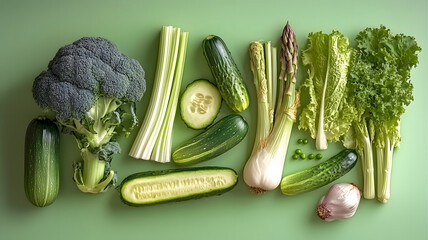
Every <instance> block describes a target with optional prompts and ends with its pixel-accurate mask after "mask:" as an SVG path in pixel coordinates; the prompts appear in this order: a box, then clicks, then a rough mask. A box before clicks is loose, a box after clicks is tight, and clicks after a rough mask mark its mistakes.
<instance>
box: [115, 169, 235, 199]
mask: <svg viewBox="0 0 428 240" xmlns="http://www.w3.org/2000/svg"><path fill="white" fill-rule="evenodd" d="M237 182H238V174H237V173H236V172H235V171H234V170H233V169H231V168H223V167H199V168H184V169H170V170H158V171H148V172H140V173H135V174H132V175H130V176H128V177H126V178H125V179H124V180H123V181H122V183H121V184H120V185H119V186H118V187H117V190H118V191H119V193H120V198H121V199H122V201H123V202H124V203H126V204H128V205H130V206H146V205H153V204H158V203H166V202H178V201H183V200H189V199H198V198H201V197H208V196H214V195H220V194H223V193H225V192H227V191H230V190H231V189H232V188H234V187H235V185H236V184H237Z"/></svg>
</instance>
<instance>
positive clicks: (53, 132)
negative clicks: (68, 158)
mask: <svg viewBox="0 0 428 240" xmlns="http://www.w3.org/2000/svg"><path fill="white" fill-rule="evenodd" d="M59 137H60V136H59V130H58V127H57V126H56V124H55V123H54V122H52V121H51V120H49V119H45V118H37V119H33V120H32V121H31V122H30V124H29V125H28V128H27V132H26V136H25V153H24V159H25V162H24V189H25V195H26V196H27V199H28V200H29V201H30V202H31V203H32V204H33V205H35V206H37V207H45V206H48V205H50V204H52V203H53V202H54V201H55V200H56V198H57V196H58V191H59Z"/></svg>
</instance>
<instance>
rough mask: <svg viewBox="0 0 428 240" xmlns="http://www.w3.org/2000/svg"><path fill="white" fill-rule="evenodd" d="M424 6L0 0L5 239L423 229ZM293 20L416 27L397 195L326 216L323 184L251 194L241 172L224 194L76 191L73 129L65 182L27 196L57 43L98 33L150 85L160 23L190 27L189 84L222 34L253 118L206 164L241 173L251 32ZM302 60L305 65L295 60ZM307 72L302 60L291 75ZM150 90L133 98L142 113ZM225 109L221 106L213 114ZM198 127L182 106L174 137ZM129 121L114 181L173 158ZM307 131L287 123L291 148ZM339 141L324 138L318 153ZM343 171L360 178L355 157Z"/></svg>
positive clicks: (418, 1)
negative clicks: (30, 152)
mask: <svg viewBox="0 0 428 240" xmlns="http://www.w3.org/2000/svg"><path fill="white" fill-rule="evenodd" d="M427 14H428V7H427V1H425V0H408V1H399V0H393V1H387V0H384V1H375V0H370V1H346V0H335V1H316V0H313V1H287V0H280V1H261V0H259V1H253V0H251V1H244V0H229V1H227V0H221V1H196V0H194V1H117V0H113V1H111V0H109V1H83V0H79V1H9V0H6V1H5V0H2V1H1V2H0V110H1V113H0V127H1V128H0V129H1V134H0V136H1V138H0V177H1V178H0V179H1V181H0V192H1V194H0V196H1V197H0V238H1V239H5V240H9V239H106V240H108V239H315V238H316V239H360V240H361V239H389V240H392V239H412V240H413V239H427V238H428V236H427V226H428V224H427V215H428V212H427V192H428V187H427V186H428V185H427V182H428V181H427V170H428V167H427V160H428V159H427V156H428V144H427V141H426V136H427V135H428V131H427V122H428V115H427V110H428V107H427V106H428V97H427V96H428V94H427V90H428V85H427V76H428V71H427V62H428V58H427V56H428V55H427V52H428V44H427V36H428V34H427V29H428V25H427V21H428V18H427ZM287 20H288V21H290V24H291V26H292V28H293V29H294V31H295V33H296V35H297V39H298V43H299V46H300V49H303V47H304V46H305V44H306V37H307V35H308V33H309V32H312V31H320V30H322V31H324V32H331V31H332V30H333V29H335V30H339V31H341V32H342V33H343V34H345V35H347V36H348V37H349V38H350V39H351V43H353V39H354V37H355V35H356V34H357V33H358V32H359V31H361V30H363V29H364V28H366V27H378V26H379V25H380V24H384V25H386V26H387V27H389V28H391V29H392V31H393V32H396V33H400V32H402V33H405V34H407V35H413V36H415V37H416V39H417V41H418V43H419V44H420V46H421V47H422V48H423V52H422V53H421V54H420V58H419V59H420V64H419V67H418V68H416V69H414V70H413V71H412V81H413V83H414V86H415V90H414V96H415V101H414V102H413V103H412V104H411V105H410V106H409V107H408V110H407V112H406V113H405V114H404V116H403V117H402V139H403V141H402V145H401V149H399V150H396V151H395V155H394V164H393V174H392V190H391V192H392V197H391V200H390V201H389V202H388V203H387V204H381V203H378V202H377V201H376V200H362V201H361V203H360V206H359V209H358V211H357V212H356V214H355V216H354V217H353V218H351V219H348V220H346V221H337V222H332V223H326V222H322V221H321V220H319V219H318V218H317V217H316V216H315V207H316V205H317V202H318V201H319V199H320V197H321V196H322V195H323V194H324V193H325V192H326V191H327V190H328V187H329V186H330V185H328V186H326V187H323V188H321V189H318V190H316V191H313V192H310V193H306V194H302V195H299V196H293V197H288V196H283V195H282V194H281V193H280V191H279V190H275V191H271V192H268V193H266V194H264V195H262V196H256V195H253V194H251V193H250V192H249V189H248V188H247V186H246V185H245V184H244V182H243V181H242V178H241V181H240V182H239V184H238V186H237V187H236V188H235V189H234V190H233V191H231V192H228V193H227V194H225V195H222V196H221V197H212V198H205V199H200V200H197V201H187V202H181V203H171V204H166V205H158V206H150V207H144V208H131V207H128V206H126V205H124V204H122V203H121V202H120V200H119V197H118V194H117V192H116V191H114V190H110V191H109V192H107V193H104V194H100V195H89V194H83V193H81V192H79V191H78V190H77V188H76V187H75V185H74V183H73V182H72V180H71V178H72V172H71V171H72V168H71V163H72V162H73V161H74V160H76V159H78V158H79V155H78V151H77V147H76V144H75V142H74V140H73V139H72V138H71V137H70V136H63V137H62V139H61V140H62V142H61V148H62V149H61V150H62V152H61V158H62V159H61V160H62V162H61V171H62V175H61V189H60V193H59V196H58V199H57V201H56V202H55V203H54V204H53V205H51V206H49V207H47V208H43V209H40V208H36V207H33V206H32V205H31V204H30V203H29V202H27V200H26V199H25V196H24V191H23V149H24V135H25V129H26V126H27V124H28V123H29V122H30V120H31V119H32V118H33V117H35V116H37V115H39V114H41V110H40V109H39V108H38V107H37V106H36V104H35V103H34V101H33V99H32V95H31V86H32V81H33V79H34V78H35V77H36V76H37V75H38V73H39V72H41V71H42V70H44V69H45V68H46V66H47V64H48V61H49V60H50V59H52V57H53V56H54V54H55V53H56V51H57V49H58V48H59V47H61V46H63V45H65V44H69V43H71V42H73V41H74V40H77V39H79V38H80V37H83V36H102V37H105V38H108V39H110V40H111V41H112V42H114V43H115V44H116V45H117V46H118V47H119V49H120V50H121V51H122V52H124V53H125V54H127V55H129V56H130V57H133V58H135V59H137V60H138V61H140V63H141V64H142V66H143V67H144V69H145V70H146V76H147V81H148V84H147V85H148V89H149V92H150V89H151V87H152V86H153V82H152V80H153V77H154V72H155V64H156V59H157V47H158V33H159V30H160V28H161V26H162V25H174V26H179V27H182V29H183V30H185V31H188V32H189V44H188V46H189V47H188V54H187V60H186V66H185V72H184V84H187V83H189V82H191V81H192V80H194V79H197V78H208V79H211V80H212V77H211V74H210V72H209V69H208V67H207V65H206V62H205V59H204V57H203V55H202V51H201V41H202V39H203V38H204V37H205V36H207V35H209V34H216V35H219V36H221V37H222V38H223V40H224V41H225V42H226V43H227V45H228V47H229V49H230V50H231V52H232V54H233V56H234V58H235V60H236V62H237V64H238V67H239V68H240V69H241V70H242V74H243V77H244V78H245V81H246V83H247V86H248V88H249V91H250V94H251V99H252V100H253V104H251V106H250V109H249V110H246V111H245V112H244V113H242V115H243V116H244V118H245V119H246V120H247V121H248V123H249V125H250V131H249V134H248V135H247V137H246V138H245V139H244V141H243V142H242V143H241V144H239V145H238V146H237V147H235V148H233V149H232V150H231V151H229V152H227V153H226V154H224V155H222V156H220V157H218V158H216V159H213V160H211V161H209V162H206V163H203V164H200V165H201V166H202V165H217V166H228V167H232V168H234V169H236V170H237V171H238V173H239V174H240V175H241V173H242V169H243V165H244V163H245V161H246V159H247V158H248V156H249V152H250V149H251V146H252V143H253V138H254V129H255V117H256V111H255V110H256V108H255V104H254V99H255V91H254V88H253V85H252V75H251V73H250V70H249V62H248V53H247V48H248V44H249V42H250V41H253V40H259V39H265V40H272V41H273V43H274V44H276V45H277V44H278V38H279V36H280V34H281V31H282V28H283V26H284V25H285V23H286V21H287ZM300 69H302V67H301V68H300ZM304 77H305V71H299V76H298V81H299V82H301V81H302V80H303V78H304ZM149 92H148V93H147V94H146V95H145V96H144V98H143V100H142V101H141V103H139V104H138V115H139V116H140V118H142V117H143V115H144V112H145V111H146V107H147V103H148V101H149V98H150V94H149ZM229 113H230V110H228V109H227V108H226V107H225V105H223V107H222V109H221V113H220V116H225V115H227V114H229ZM196 133H197V132H196V131H192V130H190V129H188V128H186V127H185V126H184V124H183V122H182V121H181V119H180V118H179V117H178V118H177V119H176V122H175V125H174V145H176V144H177V143H179V142H181V141H182V140H184V139H187V138H189V137H191V136H193V135H195V134H196ZM134 137H135V132H134V133H133V134H132V135H131V136H130V137H129V138H128V139H122V140H121V144H122V147H123V153H122V154H120V155H118V156H116V157H115V159H114V161H113V169H115V170H117V172H118V176H119V180H120V181H121V180H122V179H123V178H124V177H125V176H127V175H129V174H131V173H134V172H137V171H145V170H153V169H167V168H174V165H173V164H163V165H162V164H157V163H152V162H147V161H142V160H135V159H132V158H130V157H128V156H127V152H128V151H129V149H130V146H131V142H132V140H133V139H134ZM301 137H305V138H308V137H309V136H308V135H307V133H306V132H302V131H298V130H297V129H293V135H292V138H291V143H290V146H289V152H291V151H293V150H295V149H296V148H298V147H300V148H302V149H303V150H304V151H306V152H311V151H315V150H314V148H313V144H314V142H313V141H310V144H308V145H307V146H304V147H302V146H298V145H297V143H296V140H297V139H298V138H301ZM340 149H341V146H340V144H331V145H330V147H329V149H328V151H326V152H324V153H323V154H324V156H325V158H327V157H329V156H332V155H333V154H334V153H336V152H337V151H339V150H340ZM312 164H313V162H312V161H309V160H305V161H293V160H291V159H290V157H288V158H287V161H286V165H285V174H288V173H291V172H294V171H296V170H299V169H303V168H306V167H309V166H311V165H312ZM338 182H355V183H357V184H358V185H359V186H361V183H362V182H361V167H360V165H359V164H358V165H357V167H356V168H354V169H353V170H352V171H351V172H350V173H349V174H347V175H346V176H344V177H343V178H342V179H340V180H338Z"/></svg>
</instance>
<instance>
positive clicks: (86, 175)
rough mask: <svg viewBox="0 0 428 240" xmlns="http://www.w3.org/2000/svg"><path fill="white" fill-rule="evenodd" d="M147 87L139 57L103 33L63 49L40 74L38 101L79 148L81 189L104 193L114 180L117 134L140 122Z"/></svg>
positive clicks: (78, 181)
mask: <svg viewBox="0 0 428 240" xmlns="http://www.w3.org/2000/svg"><path fill="white" fill-rule="evenodd" d="M145 90H146V81H145V79H144V70H143V68H142V67H141V65H140V64H139V63H138V61H136V60H134V59H131V58H129V57H128V56H126V55H124V54H122V53H121V52H120V51H119V50H118V49H117V47H116V46H115V45H114V44H112V43H111V42H109V41H108V40H107V39H104V38H95V37H85V38H82V39H79V40H77V41H75V42H74V43H72V44H69V45H66V46H64V47H62V48H60V49H59V50H58V52H57V53H56V55H55V57H54V58H53V59H52V60H51V61H50V62H49V65H48V69H47V70H46V71H43V72H42V73H40V75H39V76H37V77H36V79H35V81H34V84H33V97H34V99H35V101H36V102H37V104H38V105H39V106H40V107H41V108H43V109H46V110H48V111H51V112H53V113H54V114H55V115H56V118H57V121H58V122H59V123H60V124H61V125H62V126H63V130H64V131H65V132H68V133H71V134H73V135H74V136H75V138H76V140H77V143H78V146H79V148H80V150H81V156H82V161H80V162H77V163H75V164H74V168H75V170H74V171H75V172H74V180H75V182H76V184H77V186H78V187H79V189H80V190H81V191H83V192H91V193H99V192H104V191H106V190H107V189H108V188H109V187H110V186H112V185H114V184H115V182H116V173H115V172H114V171H113V170H111V169H110V162H111V160H112V155H113V154H115V153H120V146H119V144H118V143H117V142H116V137H117V136H118V135H119V133H124V134H125V135H127V134H129V131H130V130H132V128H133V127H134V126H135V125H136V123H137V117H136V115H135V102H136V101H140V100H141V98H142V96H143V94H144V92H145Z"/></svg>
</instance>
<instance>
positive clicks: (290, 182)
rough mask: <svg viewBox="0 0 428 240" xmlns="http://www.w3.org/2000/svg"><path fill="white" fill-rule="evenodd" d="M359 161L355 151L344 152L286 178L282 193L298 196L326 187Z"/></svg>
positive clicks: (282, 181) (283, 180)
mask: <svg viewBox="0 0 428 240" xmlns="http://www.w3.org/2000/svg"><path fill="white" fill-rule="evenodd" d="M357 159H358V157H357V153H356V152H355V151H354V150H351V149H345V150H342V151H341V152H340V153H338V154H337V155H335V156H334V157H332V158H330V159H328V160H326V161H324V162H322V163H320V164H318V165H316V166H313V167H311V168H308V169H305V170H303V171H300V172H297V173H294V174H291V175H288V176H285V177H284V178H283V179H282V180H281V192H282V193H283V194H285V195H296V194H299V193H304V192H309V191H312V190H314V189H317V188H320V187H322V186H325V185H327V184H329V183H331V182H333V181H335V180H337V179H339V178H340V177H342V176H343V175H345V174H346V173H347V172H349V171H350V170H351V169H352V168H353V167H354V166H355V164H356V163H357Z"/></svg>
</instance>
